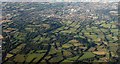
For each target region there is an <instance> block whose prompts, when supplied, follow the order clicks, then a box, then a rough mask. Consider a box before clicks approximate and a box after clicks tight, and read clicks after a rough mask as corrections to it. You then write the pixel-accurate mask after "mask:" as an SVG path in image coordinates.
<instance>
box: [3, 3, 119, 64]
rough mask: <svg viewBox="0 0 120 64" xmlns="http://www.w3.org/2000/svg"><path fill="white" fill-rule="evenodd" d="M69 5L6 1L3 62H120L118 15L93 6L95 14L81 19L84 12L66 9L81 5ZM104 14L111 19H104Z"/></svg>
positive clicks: (4, 8) (4, 5)
mask: <svg viewBox="0 0 120 64" xmlns="http://www.w3.org/2000/svg"><path fill="white" fill-rule="evenodd" d="M66 4H67V3H66ZM66 4H63V3H61V4H60V3H57V4H56V3H3V20H2V21H3V24H2V28H3V31H2V32H3V43H2V44H3V45H2V52H3V63H8V62H10V63H19V62H20V63H44V62H45V63H52V62H58V63H64V62H108V61H113V62H114V61H116V58H118V55H117V52H116V51H117V48H118V27H117V20H116V19H115V18H116V16H115V15H110V14H109V13H108V14H105V13H104V11H102V12H100V13H97V12H96V9H95V10H94V9H93V11H94V13H93V12H92V13H93V14H95V15H94V16H91V17H86V16H87V15H86V16H85V15H84V14H83V15H81V16H84V17H85V18H83V17H82V18H81V17H80V16H79V15H80V14H82V13H79V12H81V11H77V13H74V12H73V11H70V12H69V13H71V14H72V15H73V17H71V16H72V15H71V14H68V13H67V12H68V11H69V10H67V11H66V9H68V8H69V7H68V6H70V5H71V6H74V7H75V6H76V7H77V5H75V4H73V3H72V4H70V3H68V5H66ZM77 4H78V3H77ZM85 4H86V3H85ZM85 4H84V3H82V4H81V6H80V7H81V8H84V5H85ZM87 4H88V5H91V6H92V4H89V3H87ZM82 5H83V6H82ZM99 5H101V4H99ZM109 5H111V4H109ZM109 5H108V6H109ZM101 6H102V5H101ZM96 8H97V7H96ZM63 10H64V11H63ZM105 10H107V11H108V10H109V8H108V9H105ZM100 11H101V10H100ZM63 13H64V14H63ZM83 13H85V12H84V10H83ZM76 14H77V15H76ZM101 14H103V16H104V15H105V16H107V17H109V19H108V18H104V19H103V18H100V17H101ZM64 15H65V17H67V16H68V15H69V16H70V15H71V16H70V17H69V16H68V18H67V19H66V18H65V17H64ZM93 17H94V18H93ZM71 18H73V19H71ZM74 18H77V19H74ZM114 58H115V59H114Z"/></svg>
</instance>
